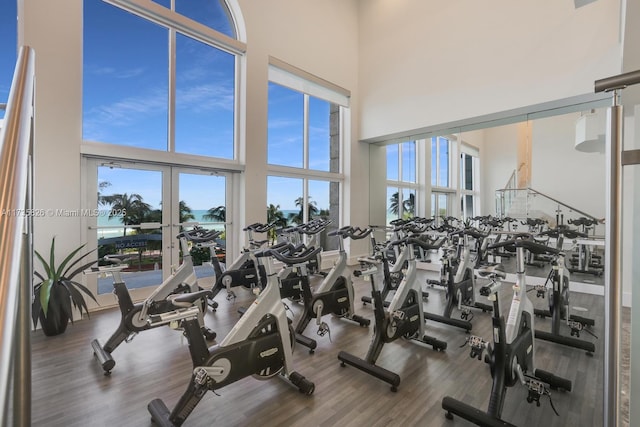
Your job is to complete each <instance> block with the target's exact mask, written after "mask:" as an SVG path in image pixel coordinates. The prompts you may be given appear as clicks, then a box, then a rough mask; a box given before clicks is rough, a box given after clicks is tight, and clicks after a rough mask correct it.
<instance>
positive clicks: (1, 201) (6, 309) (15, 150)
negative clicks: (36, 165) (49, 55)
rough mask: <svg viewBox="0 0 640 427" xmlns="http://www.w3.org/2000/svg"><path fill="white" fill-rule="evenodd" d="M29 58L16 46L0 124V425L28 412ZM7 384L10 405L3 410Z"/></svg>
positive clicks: (23, 420)
mask: <svg viewBox="0 0 640 427" xmlns="http://www.w3.org/2000/svg"><path fill="white" fill-rule="evenodd" d="M34 61H35V54H34V52H33V50H32V49H31V48H30V47H27V46H23V47H21V48H20V52H19V54H18V60H17V62H16V67H15V72H14V75H13V81H12V83H11V91H10V92H9V99H8V102H7V107H6V112H5V116H4V123H3V126H2V129H0V236H2V239H0V265H1V266H2V268H0V301H1V302H2V303H1V304H0V405H2V406H0V425H1V426H4V425H7V420H8V417H9V412H11V413H12V415H13V424H14V425H20V426H22V425H24V426H27V425H29V424H30V417H31V414H30V412H31V362H30V361H31V351H30V350H31V349H30V330H29V313H30V306H31V284H32V282H31V281H32V275H33V274H32V272H30V271H27V270H29V269H30V268H31V246H32V245H31V236H32V233H31V230H32V228H31V222H30V220H31V218H30V217H29V215H25V213H28V209H30V208H31V194H30V193H29V192H30V188H31V174H32V169H31V167H30V161H31V147H32V129H33V123H32V120H33V100H34V97H33V94H34V70H35V63H34ZM25 255H26V256H25ZM25 297H26V298H25ZM25 319H26V327H25ZM16 325H17V326H18V327H16ZM25 351H27V353H26V354H25V353H24V352H25ZM11 374H13V378H12V377H11ZM12 384H13V387H14V393H13V399H12V401H13V408H14V410H13V411H9V410H7V409H8V408H9V401H10V398H11V394H10V393H9V389H10V387H11V385H12ZM16 391H18V394H16V393H15V392H16ZM18 407H20V409H19V410H16V409H15V408H18Z"/></svg>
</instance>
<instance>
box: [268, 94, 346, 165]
mask: <svg viewBox="0 0 640 427" xmlns="http://www.w3.org/2000/svg"><path fill="white" fill-rule="evenodd" d="M338 113H339V106H338V105H336V104H333V103H331V102H329V101H325V100H323V99H320V98H316V97H313V96H310V95H308V94H304V93H300V92H298V91H296V90H294V89H290V88H288V87H284V86H281V85H279V84H276V83H273V82H269V106H268V136H267V140H268V142H267V144H268V148H267V152H268V162H269V164H271V165H281V166H289V167H294V168H304V169H313V170H319V171H327V172H339V165H340V144H339V133H338V131H337V128H338V126H337V125H338V123H339V117H338ZM332 128H333V129H336V130H335V131H334V134H333V135H332V131H331V130H332Z"/></svg>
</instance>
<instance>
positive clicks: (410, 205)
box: [389, 191, 416, 217]
mask: <svg viewBox="0 0 640 427" xmlns="http://www.w3.org/2000/svg"><path fill="white" fill-rule="evenodd" d="M415 209H416V195H415V194H413V193H409V198H408V199H405V200H403V201H402V212H403V215H402V216H403V217H404V216H406V217H411V216H413V215H414V213H415ZM389 212H391V213H392V214H394V215H399V214H400V194H399V193H398V192H397V191H396V192H395V193H393V194H392V195H391V198H390V199H389Z"/></svg>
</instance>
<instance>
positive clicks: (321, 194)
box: [307, 180, 340, 250]
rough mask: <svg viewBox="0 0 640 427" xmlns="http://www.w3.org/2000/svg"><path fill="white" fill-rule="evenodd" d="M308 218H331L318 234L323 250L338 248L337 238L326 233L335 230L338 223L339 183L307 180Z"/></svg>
mask: <svg viewBox="0 0 640 427" xmlns="http://www.w3.org/2000/svg"><path fill="white" fill-rule="evenodd" d="M308 183H309V184H308V185H309V190H308V191H309V203H308V205H307V206H308V210H309V212H308V217H309V219H314V218H322V219H325V220H331V224H330V225H329V226H328V227H327V229H326V230H325V232H323V233H322V235H321V236H320V240H321V241H320V244H321V246H322V248H323V249H324V250H334V249H338V240H337V239H338V238H337V237H328V233H329V232H331V231H332V230H337V229H338V227H339V225H340V216H339V215H340V194H339V189H340V184H339V183H338V182H329V181H316V180H309V181H308Z"/></svg>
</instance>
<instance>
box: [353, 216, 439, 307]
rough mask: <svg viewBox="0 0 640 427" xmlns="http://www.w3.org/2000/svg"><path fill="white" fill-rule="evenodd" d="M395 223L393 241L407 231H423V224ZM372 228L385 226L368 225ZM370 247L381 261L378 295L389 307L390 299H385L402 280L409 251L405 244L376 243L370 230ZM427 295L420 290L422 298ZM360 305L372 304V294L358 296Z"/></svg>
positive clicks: (404, 235) (403, 235)
mask: <svg viewBox="0 0 640 427" xmlns="http://www.w3.org/2000/svg"><path fill="white" fill-rule="evenodd" d="M392 223H393V224H395V225H394V226H393V228H392V230H393V239H394V241H399V240H402V239H403V238H404V237H406V235H407V233H410V232H412V231H415V232H422V231H424V227H425V226H424V225H420V224H412V223H411V222H408V221H406V220H394V221H392ZM369 228H371V229H372V230H375V229H382V230H385V231H387V230H388V229H387V227H384V226H370V227H369ZM370 235H371V247H372V248H373V254H372V255H373V257H374V258H378V259H379V260H380V261H381V268H382V272H383V274H384V277H383V280H382V290H381V291H380V296H381V298H382V304H383V305H384V306H385V307H389V304H390V301H388V300H387V296H388V295H389V292H392V291H396V290H397V289H398V285H399V284H400V282H402V279H403V277H404V273H403V269H406V268H407V261H408V259H409V251H408V250H407V248H406V246H404V247H400V246H398V245H389V242H388V241H387V242H384V243H376V241H375V237H374V233H373V231H372V232H371V234H370ZM390 253H392V254H393V260H394V262H393V264H392V265H391V267H389V262H390V260H389V254H390ZM428 297H429V293H428V292H424V291H422V298H423V299H424V300H426V299H427V298H428ZM360 300H361V301H362V305H367V304H372V303H373V296H368V295H363V296H362V297H360Z"/></svg>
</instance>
